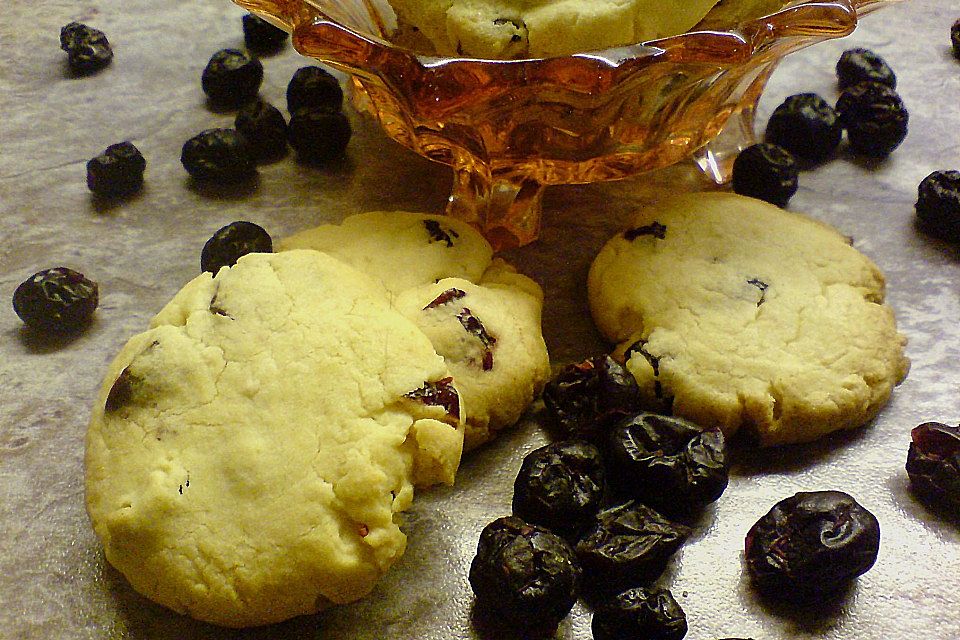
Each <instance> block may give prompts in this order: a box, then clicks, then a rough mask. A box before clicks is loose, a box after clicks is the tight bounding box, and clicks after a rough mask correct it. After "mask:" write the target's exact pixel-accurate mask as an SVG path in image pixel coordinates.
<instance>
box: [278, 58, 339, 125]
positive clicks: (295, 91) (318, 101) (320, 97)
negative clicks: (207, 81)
mask: <svg viewBox="0 0 960 640" xmlns="http://www.w3.org/2000/svg"><path fill="white" fill-rule="evenodd" d="M342 107H343V89H341V88H340V82H339V81H338V80H337V79H336V77H334V75H333V74H331V73H330V72H328V71H326V70H325V69H321V68H320V67H315V66H313V67H301V68H299V69H297V70H296V71H295V72H294V74H293V77H292V78H290V83H289V84H287V112H288V113H290V114H294V113H296V112H297V111H299V110H300V109H327V110H329V111H340V109H341V108H342Z"/></svg>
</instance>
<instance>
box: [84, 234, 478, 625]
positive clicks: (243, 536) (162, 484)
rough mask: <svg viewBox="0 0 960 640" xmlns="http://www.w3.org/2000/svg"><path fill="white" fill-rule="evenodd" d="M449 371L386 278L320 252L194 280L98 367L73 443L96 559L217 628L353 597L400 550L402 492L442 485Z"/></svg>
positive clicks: (451, 404) (455, 439)
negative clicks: (103, 371) (92, 401)
mask: <svg viewBox="0 0 960 640" xmlns="http://www.w3.org/2000/svg"><path fill="white" fill-rule="evenodd" d="M459 411H460V407H459V402H458V397H457V394H456V390H455V388H454V386H453V384H452V383H451V380H450V374H449V371H448V369H447V367H446V365H445V364H444V361H443V359H442V358H441V357H440V356H438V355H437V354H436V353H435V351H434V349H433V347H432V346H431V344H430V342H429V340H427V338H426V337H425V336H424V335H423V333H422V332H421V331H420V330H418V329H417V328H416V327H415V326H414V325H413V324H412V323H411V322H410V321H408V320H407V319H406V318H405V317H404V316H403V315H401V314H400V313H398V312H397V311H395V310H394V309H393V308H392V307H391V306H390V304H389V302H388V301H387V295H386V292H385V291H384V290H383V289H382V287H381V286H380V285H379V284H378V283H376V282H375V281H373V280H371V279H370V278H368V277H367V276H365V275H364V274H362V273H360V272H358V271H357V270H355V269H353V268H352V267H350V266H348V265H346V264H344V263H342V262H340V261H338V260H336V259H334V258H331V257H329V256H327V255H324V254H321V253H318V252H314V251H289V252H285V253H280V254H250V255H247V256H244V257H243V258H241V259H240V260H239V262H238V263H237V264H236V265H235V266H233V267H231V268H224V269H221V270H220V272H219V273H218V274H217V276H216V277H212V276H211V275H210V274H209V273H204V274H203V275H201V276H199V277H197V278H196V279H194V280H193V281H191V282H190V283H188V284H187V285H186V286H185V287H184V288H183V289H182V290H181V291H180V293H178V294H177V295H176V296H175V297H174V299H173V300H172V301H171V302H170V303H169V304H168V305H167V306H166V307H165V308H164V309H163V310H162V311H161V312H160V313H159V314H158V315H157V316H156V318H155V319H154V320H153V322H152V328H151V329H149V330H148V331H146V332H145V333H142V334H139V335H137V336H135V337H133V338H132V339H131V340H130V341H129V342H128V343H127V345H126V346H125V347H124V348H123V349H122V350H121V352H120V354H119V355H118V356H117V358H116V359H115V360H114V362H113V363H112V364H111V365H110V368H109V371H108V373H107V376H106V379H105V381H104V384H103V386H102V388H101V390H100V394H99V398H98V402H97V405H96V406H95V408H94V412H93V417H92V420H91V424H90V428H89V432H88V435H87V451H86V474H87V475H86V495H87V508H88V511H89V514H90V517H91V520H92V522H93V526H94V529H95V531H96V533H97V535H98V536H99V537H100V539H101V540H102V542H103V545H104V550H105V553H106V556H107V558H108V560H109V561H110V562H111V563H112V564H113V565H114V566H115V567H116V568H117V569H119V570H120V571H121V572H122V573H123V574H124V575H125V576H126V577H127V579H128V580H129V581H130V583H131V584H132V585H133V586H134V587H135V588H136V589H137V591H139V592H141V593H142V594H144V595H146V596H147V597H149V598H151V599H153V600H156V601H157V602H160V603H161V604H164V605H166V606H168V607H170V608H171V609H174V610H175V611H178V612H181V613H187V614H189V615H191V616H193V617H196V618H199V619H201V620H206V621H209V622H213V623H215V624H219V625H225V626H231V627H241V626H250V625H262V624H268V623H273V622H278V621H280V620H284V619H287V618H290V617H293V616H297V615H301V614H307V613H312V612H315V611H316V610H317V609H318V608H320V607H321V606H323V605H324V604H326V603H329V602H332V603H344V602H350V601H352V600H356V599H357V598H360V597H362V596H364V595H366V594H367V593H369V591H370V590H371V589H372V588H373V586H374V583H375V582H376V581H377V579H378V578H379V576H380V575H381V574H383V572H384V571H386V570H387V569H388V568H389V567H390V566H391V565H392V564H393V563H394V562H396V561H397V559H398V558H399V557H400V556H401V555H402V553H403V551H404V547H405V543H406V538H405V536H404V534H403V533H402V532H401V531H400V529H399V527H398V526H397V514H398V512H400V511H403V510H404V509H406V508H407V507H408V506H409V505H410V503H411V500H412V497H413V486H414V484H431V483H435V482H447V483H449V482H452V481H453V476H454V473H455V470H456V467H457V465H458V463H459V458H460V451H461V446H462V438H463V429H462V426H461V425H460V423H459V420H458V417H457V416H458V415H459Z"/></svg>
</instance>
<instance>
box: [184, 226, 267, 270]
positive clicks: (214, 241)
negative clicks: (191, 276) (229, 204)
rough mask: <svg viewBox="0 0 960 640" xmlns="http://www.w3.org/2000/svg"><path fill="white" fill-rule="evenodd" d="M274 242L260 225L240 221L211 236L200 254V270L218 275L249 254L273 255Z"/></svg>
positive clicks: (222, 228)
mask: <svg viewBox="0 0 960 640" xmlns="http://www.w3.org/2000/svg"><path fill="white" fill-rule="evenodd" d="M272 252H273V240H272V239H271V238H270V234H269V233H267V232H266V230H265V229H264V228H263V227H261V226H260V225H258V224H254V223H252V222H246V221H244V220H238V221H237V222H231V223H230V224H228V225H227V226H225V227H221V228H220V229H218V230H217V232H216V233H214V234H213V235H212V236H210V239H209V240H207V242H206V244H204V245H203V251H201V252H200V270H201V271H209V272H210V273H212V274H214V275H216V274H217V272H218V271H220V269H222V268H223V267H232V266H233V265H235V264H236V263H237V260H239V259H240V257H241V256H245V255H247V254H248V253H272Z"/></svg>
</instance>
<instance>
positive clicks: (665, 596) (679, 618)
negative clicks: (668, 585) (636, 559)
mask: <svg viewBox="0 0 960 640" xmlns="http://www.w3.org/2000/svg"><path fill="white" fill-rule="evenodd" d="M591 629H592V630H593V638H594V640H627V639H628V638H637V639H638V640H639V639H640V638H643V640H680V639H681V638H683V637H684V636H685V635H687V616H686V614H685V613H684V612H683V609H682V608H680V605H679V604H678V603H677V601H676V600H675V599H674V597H673V594H672V593H670V592H669V591H668V590H666V589H644V588H643V587H635V588H633V589H628V590H626V591H624V592H622V593H620V594H618V595H617V596H616V597H615V598H613V600H610V601H609V602H605V603H603V604H601V605H600V606H598V607H597V610H596V611H595V612H594V614H593V621H592V623H591Z"/></svg>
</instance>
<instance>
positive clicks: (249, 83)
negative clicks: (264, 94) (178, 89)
mask: <svg viewBox="0 0 960 640" xmlns="http://www.w3.org/2000/svg"><path fill="white" fill-rule="evenodd" d="M261 82H263V64H262V63H261V62H260V61H259V60H257V59H256V58H253V57H251V56H250V55H248V54H247V53H245V52H243V51H241V50H239V49H221V50H220V51H217V52H216V53H214V54H213V55H212V56H211V57H210V61H209V62H207V66H206V67H205V68H204V70H203V74H202V75H201V77H200V85H201V86H202V87H203V92H204V93H205V94H207V97H209V98H210V100H211V101H212V102H214V103H215V104H217V105H223V106H233V107H236V106H239V105H241V104H243V103H244V102H246V101H248V100H252V99H253V98H256V97H257V92H258V91H260V83H261Z"/></svg>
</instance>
